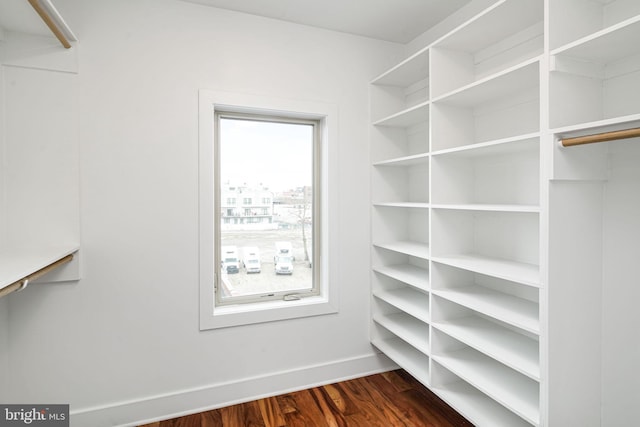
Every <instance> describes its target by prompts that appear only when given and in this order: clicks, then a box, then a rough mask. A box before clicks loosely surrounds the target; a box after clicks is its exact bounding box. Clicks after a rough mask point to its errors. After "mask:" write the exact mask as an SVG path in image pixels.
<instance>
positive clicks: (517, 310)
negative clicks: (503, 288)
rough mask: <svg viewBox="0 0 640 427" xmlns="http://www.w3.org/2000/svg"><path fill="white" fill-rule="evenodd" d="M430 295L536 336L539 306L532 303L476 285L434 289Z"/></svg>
mask: <svg viewBox="0 0 640 427" xmlns="http://www.w3.org/2000/svg"><path fill="white" fill-rule="evenodd" d="M432 294H433V295H437V296H439V297H441V298H444V299H446V300H448V301H451V302H454V303H456V304H458V305H461V306H463V307H467V308H469V309H471V310H473V311H476V312H478V313H480V314H484V315H485V316H489V317H491V318H493V319H496V320H500V321H502V322H504V323H507V324H509V325H512V326H515V327H517V328H520V329H522V330H524V331H527V332H530V333H532V334H536V335H538V334H540V320H539V319H540V317H539V307H538V304H536V303H534V302H531V301H528V300H525V299H523V298H518V297H514V296H512V295H508V294H504V293H502V292H497V291H494V290H491V289H488V288H484V287H482V286H478V285H470V286H460V287H456V288H449V289H438V290H435V289H434V290H432Z"/></svg>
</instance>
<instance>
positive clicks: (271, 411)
mask: <svg viewBox="0 0 640 427" xmlns="http://www.w3.org/2000/svg"><path fill="white" fill-rule="evenodd" d="M258 405H259V407H260V413H261V414H262V419H263V421H264V425H265V427H286V425H287V424H286V423H285V420H284V416H283V415H282V411H281V410H280V405H278V399H276V398H275V397H267V398H264V399H260V400H258Z"/></svg>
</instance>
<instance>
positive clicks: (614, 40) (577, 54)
mask: <svg viewBox="0 0 640 427" xmlns="http://www.w3.org/2000/svg"><path fill="white" fill-rule="evenodd" d="M638 39H640V15H639V16H634V17H633V18H629V19H627V20H625V21H623V22H620V23H618V24H616V25H612V26H610V27H608V28H605V29H603V30H600V31H598V32H595V33H593V34H590V35H588V36H586V37H583V38H581V39H579V40H576V41H574V42H572V43H569V44H567V45H565V46H562V47H560V48H558V49H554V50H552V51H551V55H566V56H568V57H572V58H578V59H582V60H587V61H593V62H598V63H609V62H613V61H617V60H620V59H623V58H627V57H630V56H633V55H635V54H637V53H638V52H640V46H638V44H637V43H630V40H638Z"/></svg>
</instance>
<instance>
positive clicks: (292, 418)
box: [278, 390, 326, 427]
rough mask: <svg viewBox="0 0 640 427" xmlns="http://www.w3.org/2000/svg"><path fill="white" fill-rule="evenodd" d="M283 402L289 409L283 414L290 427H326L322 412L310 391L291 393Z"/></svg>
mask: <svg viewBox="0 0 640 427" xmlns="http://www.w3.org/2000/svg"><path fill="white" fill-rule="evenodd" d="M278 401H279V402H280V400H278ZM283 401H284V404H285V405H286V407H287V410H286V411H283V413H284V419H285V421H286V425H287V426H288V427H325V426H326V424H325V420H324V416H323V414H322V411H321V410H320V408H319V407H318V405H317V404H316V401H315V400H314V399H313V396H312V395H311V392H310V391H309V390H302V391H300V392H296V393H290V394H289V395H288V396H287V398H286V399H284V400H283ZM292 409H293V410H292Z"/></svg>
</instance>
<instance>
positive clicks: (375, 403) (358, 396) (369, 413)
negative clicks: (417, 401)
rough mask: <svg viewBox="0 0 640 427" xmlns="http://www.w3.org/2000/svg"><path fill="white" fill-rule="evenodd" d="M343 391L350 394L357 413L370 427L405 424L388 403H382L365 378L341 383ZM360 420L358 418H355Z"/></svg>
mask: <svg viewBox="0 0 640 427" xmlns="http://www.w3.org/2000/svg"><path fill="white" fill-rule="evenodd" d="M340 386H342V387H343V388H344V389H345V390H347V391H348V393H350V396H351V398H352V400H354V401H355V402H356V404H357V405H358V408H359V413H360V414H361V415H362V417H364V419H366V420H367V421H368V422H369V425H370V426H371V427H373V426H380V427H388V426H389V425H394V426H395V425H397V426H403V425H405V423H404V422H403V421H402V420H401V419H400V418H399V417H398V416H397V415H396V414H395V413H394V411H393V410H392V409H391V408H390V407H389V404H388V402H382V401H381V400H380V399H379V398H378V397H377V396H376V391H375V390H372V389H371V388H370V387H369V386H368V385H367V382H366V379H365V378H356V379H354V380H351V381H345V382H344V383H341V384H340ZM352 418H353V419H356V417H352ZM357 419H360V417H357Z"/></svg>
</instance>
